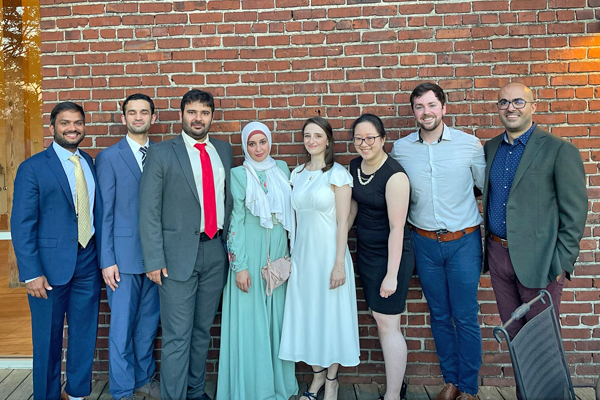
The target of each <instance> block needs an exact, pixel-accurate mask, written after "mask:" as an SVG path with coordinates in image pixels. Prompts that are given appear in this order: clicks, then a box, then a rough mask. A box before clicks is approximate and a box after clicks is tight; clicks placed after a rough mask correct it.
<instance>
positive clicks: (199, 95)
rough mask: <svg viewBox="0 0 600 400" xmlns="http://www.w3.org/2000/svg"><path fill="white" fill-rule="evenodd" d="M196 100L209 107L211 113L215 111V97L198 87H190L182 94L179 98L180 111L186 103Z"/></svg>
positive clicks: (182, 110)
mask: <svg viewBox="0 0 600 400" xmlns="http://www.w3.org/2000/svg"><path fill="white" fill-rule="evenodd" d="M196 102H197V103H200V104H203V105H205V106H208V107H210V111H211V112H212V113H214V112H215V99H214V98H213V95H212V94H210V93H209V92H205V91H203V90H198V89H192V90H190V91H189V92H187V93H186V94H184V95H183V98H182V99H181V112H182V113H183V112H184V111H185V106H186V105H188V104H190V103H196Z"/></svg>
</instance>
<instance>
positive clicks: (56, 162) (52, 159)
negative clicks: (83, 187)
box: [46, 145, 75, 209]
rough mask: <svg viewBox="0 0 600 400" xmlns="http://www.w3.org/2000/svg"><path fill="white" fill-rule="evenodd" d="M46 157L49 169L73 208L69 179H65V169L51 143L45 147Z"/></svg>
mask: <svg viewBox="0 0 600 400" xmlns="http://www.w3.org/2000/svg"><path fill="white" fill-rule="evenodd" d="M46 157H48V165H49V166H50V170H52V172H53V173H54V176H56V179H57V180H58V183H59V184H60V187H62V190H63V192H65V196H67V199H68V200H69V204H71V207H73V209H75V203H73V193H71V187H70V186H69V180H68V179H67V174H65V169H64V168H63V166H62V162H61V161H60V159H59V158H58V155H57V154H56V152H55V151H54V148H53V147H52V145H50V146H48V148H47V149H46Z"/></svg>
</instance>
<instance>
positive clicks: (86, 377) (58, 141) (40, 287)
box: [10, 102, 102, 400]
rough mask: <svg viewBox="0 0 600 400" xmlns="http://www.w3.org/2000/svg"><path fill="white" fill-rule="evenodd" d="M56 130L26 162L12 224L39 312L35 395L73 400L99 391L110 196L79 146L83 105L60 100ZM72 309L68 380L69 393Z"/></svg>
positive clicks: (34, 322) (41, 399)
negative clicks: (63, 377)
mask: <svg viewBox="0 0 600 400" xmlns="http://www.w3.org/2000/svg"><path fill="white" fill-rule="evenodd" d="M49 129H50V132H51V133H52V134H53V135H54V143H53V144H52V145H50V146H49V147H48V148H47V149H46V151H43V152H41V153H38V154H36V155H34V156H32V157H30V158H29V159H27V160H25V161H24V162H23V163H22V164H21V165H20V166H19V170H18V171H17V176H16V178H15V192H14V202H13V209H12V218H11V220H10V225H11V232H12V240H13V245H14V248H15V253H16V256H17V263H18V266H19V279H20V280H21V281H24V282H25V285H26V287H27V295H28V299H29V308H30V310H31V326H32V339H33V398H34V399H35V400H58V399H62V400H66V399H71V400H73V399H81V398H83V396H87V395H89V394H90V392H91V390H92V364H93V361H94V350H95V347H96V333H97V330H98V307H99V304H100V284H101V281H100V272H99V270H98V263H97V259H96V238H97V237H98V236H99V232H98V231H96V227H95V224H96V223H97V222H98V221H99V219H100V215H101V211H102V206H101V204H102V201H101V197H100V193H99V192H98V190H97V189H98V188H97V185H96V182H97V180H96V172H95V170H94V165H93V163H92V159H91V157H90V156H89V155H88V154H86V153H84V152H83V151H80V150H79V149H78V145H79V144H80V143H81V141H82V140H83V138H84V137H85V114H84V112H83V108H81V106H79V105H78V104H75V103H72V102H63V103H59V104H57V105H56V106H55V107H54V109H53V110H52V113H51V114H50V127H49ZM98 230H99V229H98ZM65 314H66V317H67V322H68V324H69V339H68V344H67V356H68V358H67V385H66V387H65V391H64V392H62V394H61V389H60V387H61V384H60V371H61V359H62V340H63V325H64V318H65Z"/></svg>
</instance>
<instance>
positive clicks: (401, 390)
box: [400, 379, 408, 400]
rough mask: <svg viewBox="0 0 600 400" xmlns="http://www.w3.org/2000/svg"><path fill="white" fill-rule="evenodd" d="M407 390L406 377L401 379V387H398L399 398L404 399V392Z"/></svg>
mask: <svg viewBox="0 0 600 400" xmlns="http://www.w3.org/2000/svg"><path fill="white" fill-rule="evenodd" d="M407 391H408V383H406V379H404V380H403V381H402V389H400V400H406V392H407Z"/></svg>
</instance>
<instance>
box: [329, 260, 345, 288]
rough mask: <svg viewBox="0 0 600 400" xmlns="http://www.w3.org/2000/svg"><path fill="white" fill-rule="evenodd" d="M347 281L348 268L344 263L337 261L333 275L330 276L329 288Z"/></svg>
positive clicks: (336, 286)
mask: <svg viewBox="0 0 600 400" xmlns="http://www.w3.org/2000/svg"><path fill="white" fill-rule="evenodd" d="M344 283H346V269H345V268H344V263H343V262H341V263H338V262H336V263H335V264H334V266H333V269H332V270H331V276H330V277H329V289H335V288H338V287H340V286H342V285H343V284H344Z"/></svg>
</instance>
